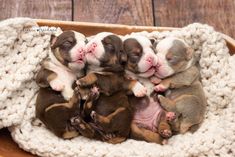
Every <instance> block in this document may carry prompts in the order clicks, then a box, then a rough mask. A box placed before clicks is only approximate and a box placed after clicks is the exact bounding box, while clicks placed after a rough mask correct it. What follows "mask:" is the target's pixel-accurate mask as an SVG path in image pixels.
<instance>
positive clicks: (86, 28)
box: [0, 19, 235, 157]
mask: <svg viewBox="0 0 235 157" xmlns="http://www.w3.org/2000/svg"><path fill="white" fill-rule="evenodd" d="M37 23H38V25H39V26H54V27H60V28H61V29H62V30H75V31H78V32H81V33H83V34H85V35H86V36H90V35H94V34H97V33H99V32H104V31H106V32H113V33H116V34H120V35H125V34H128V33H131V32H140V31H148V32H152V31H160V32H161V31H168V30H175V29H179V28H173V27H146V26H127V25H119V24H101V23H88V22H70V21H56V20H44V19H38V20H37ZM222 35H223V38H224V39H225V40H226V43H227V46H228V47H229V50H230V54H231V55H232V54H235V40H234V39H232V38H231V37H229V36H227V35H225V34H222ZM5 156H14V157H31V156H34V155H31V154H29V153H27V152H24V151H23V150H21V149H20V148H19V147H18V146H17V144H16V143H14V142H13V140H12V139H11V137H10V134H9V132H8V131H7V129H2V130H0V157H5Z"/></svg>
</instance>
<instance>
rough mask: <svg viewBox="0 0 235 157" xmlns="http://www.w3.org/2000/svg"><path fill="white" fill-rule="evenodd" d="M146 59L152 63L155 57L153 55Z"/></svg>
mask: <svg viewBox="0 0 235 157" xmlns="http://www.w3.org/2000/svg"><path fill="white" fill-rule="evenodd" d="M146 61H147V62H148V63H150V64H153V61H154V58H153V57H148V58H147V59H146Z"/></svg>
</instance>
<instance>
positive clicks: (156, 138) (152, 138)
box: [131, 123, 163, 144]
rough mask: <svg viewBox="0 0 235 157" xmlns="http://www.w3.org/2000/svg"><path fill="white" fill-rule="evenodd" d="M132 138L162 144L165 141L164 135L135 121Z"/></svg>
mask: <svg viewBox="0 0 235 157" xmlns="http://www.w3.org/2000/svg"><path fill="white" fill-rule="evenodd" d="M131 138H133V139H136V140H143V141H147V142H154V143H158V144H162V141H163V139H162V137H161V136H160V135H159V134H158V133H156V132H152V131H150V130H147V129H144V128H140V127H138V125H136V124H135V123H132V124H131Z"/></svg>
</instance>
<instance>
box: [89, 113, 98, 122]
mask: <svg viewBox="0 0 235 157" xmlns="http://www.w3.org/2000/svg"><path fill="white" fill-rule="evenodd" d="M90 116H91V118H92V119H93V120H94V122H95V123H96V122H97V113H96V112H95V111H91V114H90Z"/></svg>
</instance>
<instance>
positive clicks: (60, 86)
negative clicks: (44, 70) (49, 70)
mask: <svg viewBox="0 0 235 157" xmlns="http://www.w3.org/2000/svg"><path fill="white" fill-rule="evenodd" d="M50 86H51V88H52V89H53V90H55V91H62V90H63V89H64V85H63V83H62V82H60V81H59V80H56V79H55V80H52V81H51V82H50Z"/></svg>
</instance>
